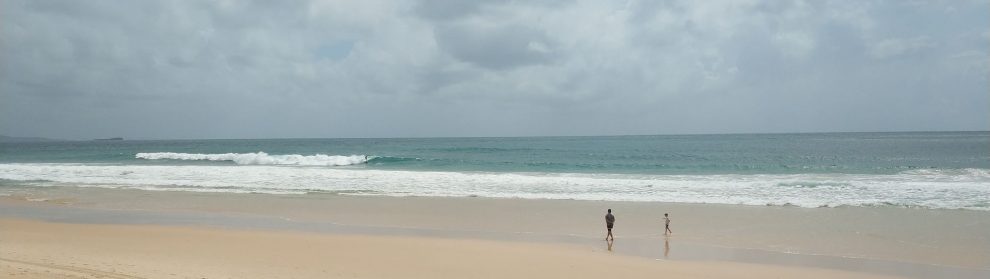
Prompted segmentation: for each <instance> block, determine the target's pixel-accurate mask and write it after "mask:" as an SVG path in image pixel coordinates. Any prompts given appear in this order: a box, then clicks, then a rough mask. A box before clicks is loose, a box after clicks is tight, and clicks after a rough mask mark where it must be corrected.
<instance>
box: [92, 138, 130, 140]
mask: <svg viewBox="0 0 990 279" xmlns="http://www.w3.org/2000/svg"><path fill="white" fill-rule="evenodd" d="M94 140H124V138H105V139H94Z"/></svg>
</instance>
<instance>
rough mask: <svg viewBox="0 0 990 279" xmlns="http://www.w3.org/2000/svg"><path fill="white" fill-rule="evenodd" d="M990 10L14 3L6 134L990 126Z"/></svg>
mask: <svg viewBox="0 0 990 279" xmlns="http://www.w3.org/2000/svg"><path fill="white" fill-rule="evenodd" d="M988 52H990V1H987V0H984V1H965V0H959V1H955V0H953V1H879V2H878V1H858V0H857V1H849V0H840V1H817V0H816V1H782V0H770V1H741V0H740V1H735V0H731V1H730V0H724V1H722V0H718V1H654V0H644V1H602V0H589V1H460V0H451V1H423V2H415V1H369V0H362V1H129V0H121V1H95V0H93V1H20V0H2V1H0V134H4V135H10V136H43V137H53V138H66V139H86V138H99V137H113V136H122V137H127V138H165V139H168V138H286V137H422V136H427V137H429V136H530V135H616V134H684V133H763V132H820V131H906V130H907V131H916V130H988V129H990V86H988V84H990V82H988V78H990V56H988Z"/></svg>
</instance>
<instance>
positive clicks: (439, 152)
mask: <svg viewBox="0 0 990 279" xmlns="http://www.w3.org/2000/svg"><path fill="white" fill-rule="evenodd" d="M0 179H3V180H5V181H6V182H5V183H4V185H10V184H16V185H19V186H20V187H23V186H37V187H41V186H67V185H70V186H86V187H111V188H114V187H117V188H128V187H137V188H142V189H149V190H180V191H229V192H259V193H273V194H300V193H302V194H304V193H312V192H334V193H347V194H354V193H356V194H371V195H422V196H490V197H513V198H564V199H592V200H633V201H639V200H641V201H673V202H712V203H739V204H771V205H778V204H779V205H799V206H808V207H816V206H841V205H855V206H873V205H898V206H921V207H935V208H966V209H981V208H987V207H990V198H988V197H990V186H988V185H990V132H931V133H831V134H829V133H825V134H752V135H683V136H612V137H530V138H416V139H270V140H169V141H130V140H126V141H70V142H36V143H2V144H0Z"/></svg>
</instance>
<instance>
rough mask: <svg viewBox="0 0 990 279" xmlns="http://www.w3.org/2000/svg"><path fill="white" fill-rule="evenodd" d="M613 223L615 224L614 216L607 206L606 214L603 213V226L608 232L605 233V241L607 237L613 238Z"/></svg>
mask: <svg viewBox="0 0 990 279" xmlns="http://www.w3.org/2000/svg"><path fill="white" fill-rule="evenodd" d="M613 225H615V216H612V209H611V208H609V209H608V214H605V227H606V228H608V234H606V235H605V241H608V238H609V237H611V238H612V240H615V236H614V235H612V226H613Z"/></svg>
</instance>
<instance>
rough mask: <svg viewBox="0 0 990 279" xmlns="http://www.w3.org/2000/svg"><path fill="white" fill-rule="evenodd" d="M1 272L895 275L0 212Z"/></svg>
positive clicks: (565, 248) (567, 248)
mask: <svg viewBox="0 0 990 279" xmlns="http://www.w3.org/2000/svg"><path fill="white" fill-rule="evenodd" d="M0 227H3V228H4V230H3V234H2V235H0V243H3V249H0V267H2V270H3V271H2V274H0V275H3V276H5V278H523V277H527V278H646V277H650V278H653V277H658V276H662V277H668V278H795V277H802V278H893V277H885V276H879V275H875V274H863V273H855V272H846V271H840V270H827V269H815V268H795V267H783V266H771V265H760V264H744V263H733V262H674V261H657V260H652V259H647V258H641V257H634V256H623V255H616V254H611V253H608V252H607V251H598V250H592V249H584V248H582V247H580V246H576V245H561V244H543V243H540V244H537V243H520V242H506V241H502V242H499V241H488V240H469V239H443V238H424V237H396V236H367V235H334V234H315V233H304V232H272V231H252V230H227V229H211V228H196V227H183V226H159V225H93V224H62V223H46V222H38V221H25V220H16V219H2V220H0Z"/></svg>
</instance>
